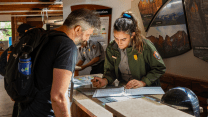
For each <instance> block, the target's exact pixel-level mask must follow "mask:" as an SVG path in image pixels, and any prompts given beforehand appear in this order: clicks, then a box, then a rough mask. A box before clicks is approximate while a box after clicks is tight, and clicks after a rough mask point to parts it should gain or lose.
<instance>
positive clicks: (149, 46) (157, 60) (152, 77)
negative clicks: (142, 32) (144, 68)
mask: <svg viewBox="0 0 208 117" xmlns="http://www.w3.org/2000/svg"><path fill="white" fill-rule="evenodd" d="M145 46H146V48H145V50H144V51H143V55H144V60H145V62H146V63H147V64H149V66H150V68H151V70H150V71H148V73H147V75H146V76H144V77H143V78H142V81H143V82H145V83H146V85H147V86H151V84H152V83H154V82H155V81H156V80H157V79H159V78H160V77H161V76H162V75H163V74H164V73H165V70H166V67H165V64H164V62H163V60H162V57H161V56H160V55H159V53H158V52H157V49H156V48H155V46H154V44H153V43H152V42H150V41H149V40H147V39H146V44H145Z"/></svg>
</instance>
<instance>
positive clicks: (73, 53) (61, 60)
mask: <svg viewBox="0 0 208 117" xmlns="http://www.w3.org/2000/svg"><path fill="white" fill-rule="evenodd" d="M59 38H60V45H59V48H58V51H57V53H56V58H55V60H54V64H53V68H59V69H66V70H69V71H71V72H74V69H75V65H76V60H77V48H76V45H75V44H74V42H73V41H72V40H71V39H69V38H67V37H61V36H59Z"/></svg>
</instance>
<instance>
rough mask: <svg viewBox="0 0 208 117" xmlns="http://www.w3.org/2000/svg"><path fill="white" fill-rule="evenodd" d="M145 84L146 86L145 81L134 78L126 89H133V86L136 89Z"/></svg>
mask: <svg viewBox="0 0 208 117" xmlns="http://www.w3.org/2000/svg"><path fill="white" fill-rule="evenodd" d="M144 86H146V83H145V82H143V81H139V80H135V79H133V80H130V81H129V82H128V83H127V84H126V89H131V88H133V89H135V88H139V87H144Z"/></svg>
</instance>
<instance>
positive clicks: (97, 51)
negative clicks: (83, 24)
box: [92, 42, 102, 57]
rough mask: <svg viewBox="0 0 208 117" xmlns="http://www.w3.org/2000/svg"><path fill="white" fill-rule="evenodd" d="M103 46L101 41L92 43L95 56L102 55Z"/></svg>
mask: <svg viewBox="0 0 208 117" xmlns="http://www.w3.org/2000/svg"><path fill="white" fill-rule="evenodd" d="M101 48H102V46H101V44H100V43H99V42H96V43H95V45H92V49H93V55H94V57H98V56H101Z"/></svg>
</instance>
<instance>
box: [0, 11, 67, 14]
mask: <svg viewBox="0 0 208 117" xmlns="http://www.w3.org/2000/svg"><path fill="white" fill-rule="evenodd" d="M9 14H11V15H30V14H31V15H32V14H41V12H18V13H0V15H9ZM45 14H46V13H44V15H45ZM48 14H63V11H53V12H48Z"/></svg>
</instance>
